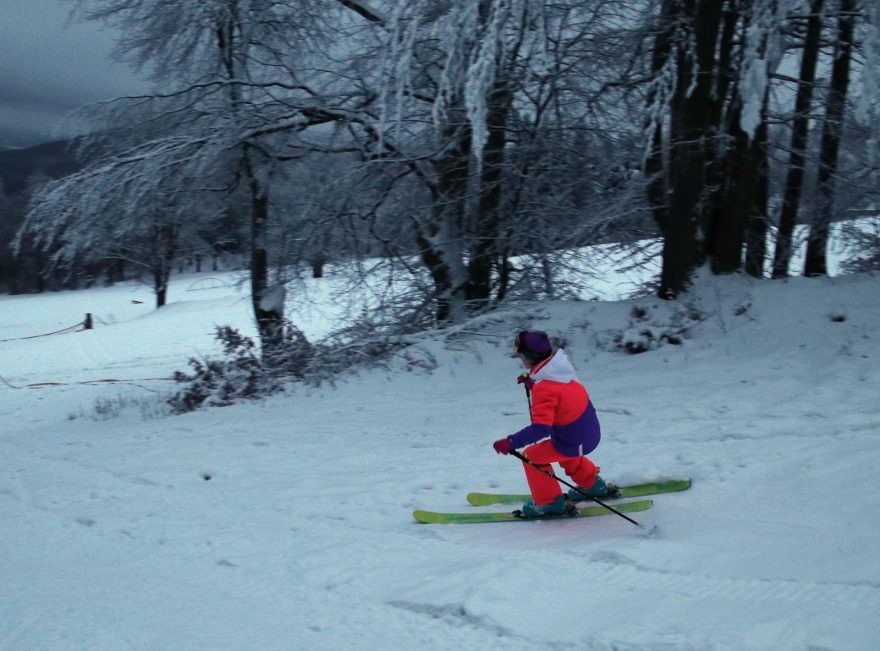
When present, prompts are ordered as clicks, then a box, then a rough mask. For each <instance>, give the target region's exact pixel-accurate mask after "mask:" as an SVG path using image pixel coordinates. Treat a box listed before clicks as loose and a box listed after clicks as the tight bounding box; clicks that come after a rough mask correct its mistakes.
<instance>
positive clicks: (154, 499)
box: [0, 274, 880, 650]
mask: <svg viewBox="0 0 880 651" xmlns="http://www.w3.org/2000/svg"><path fill="white" fill-rule="evenodd" d="M216 277H217V274H213V275H210V277H209V275H205V276H185V277H177V279H176V280H175V281H173V283H172V287H171V291H170V293H169V305H167V306H166V307H164V308H162V309H160V310H158V311H157V310H155V309H153V305H152V296H151V293H150V291H149V289H148V288H146V287H141V286H137V285H132V284H123V285H117V286H115V287H112V288H97V289H91V290H84V291H79V292H59V293H51V294H43V295H39V296H0V340H4V341H2V342H0V360H2V362H0V375H2V376H3V377H4V378H5V379H6V381H7V382H8V383H9V384H10V385H14V386H18V387H22V388H18V389H15V388H10V387H9V386H7V385H2V386H0V414H2V421H0V425H2V427H0V531H2V536H0V649H3V650H7V649H10V650H11V649H15V650H18V649H86V648H88V649H166V648H174V649H195V648H219V649H241V648H249V649H375V648H392V647H399V648H413V649H466V650H467V649H475V650H476V649H532V648H535V649H537V648H548V647H550V648H578V649H807V648H811V649H859V650H862V649H870V648H877V647H878V645H880V620H878V618H877V612H878V609H880V564H878V562H877V559H878V558H880V537H878V536H877V534H876V528H875V527H876V523H875V521H874V520H875V515H876V514H877V512H878V509H880V490H878V489H880V478H878V473H877V461H878V457H877V434H878V431H880V401H878V396H880V382H878V371H877V363H878V355H880V326H878V315H880V277H877V276H870V275H861V276H846V277H837V278H831V279H809V280H808V279H791V280H788V281H753V280H746V279H743V278H739V277H729V278H703V279H701V284H700V290H699V291H698V292H697V294H696V295H695V296H694V297H693V298H692V299H690V300H689V302H688V305H687V306H685V308H686V311H687V312H689V313H699V315H700V318H699V319H696V320H688V321H686V322H685V323H687V324H688V325H689V326H690V328H691V329H690V331H689V332H688V334H687V336H686V338H685V339H684V341H683V343H682V344H681V345H671V344H666V345H662V346H660V347H657V348H656V349H654V350H651V351H649V352H646V353H643V354H640V355H628V354H626V353H623V352H619V351H615V350H614V348H615V344H614V342H615V335H617V334H620V333H623V332H625V331H630V330H631V327H632V326H633V324H634V321H633V317H632V313H633V308H635V307H638V308H640V310H641V311H642V312H644V313H645V316H644V317H643V321H644V322H645V323H646V324H647V326H649V327H650V329H651V330H652V331H658V332H659V331H662V330H663V329H664V328H668V327H673V326H675V325H676V324H681V323H683V321H682V320H681V317H680V316H677V315H680V313H681V312H682V311H683V309H684V308H683V307H682V306H681V305H677V304H672V303H667V302H662V301H658V300H655V299H652V298H646V299H631V300H628V301H617V302H613V301H611V302H600V301H588V302H544V303H533V304H530V305H521V306H518V307H516V308H513V309H510V310H509V311H507V312H504V313H501V314H496V315H492V316H490V317H485V318H483V319H480V320H477V321H476V322H475V323H473V324H471V325H470V326H469V327H468V328H463V329H460V330H458V331H456V333H455V336H452V335H450V336H446V337H438V338H436V339H433V340H425V342H424V343H423V344H422V345H421V347H422V349H423V352H424V353H425V354H428V353H429V354H430V355H433V357H434V358H435V359H436V361H437V367H436V368H435V369H434V370H432V371H426V370H425V369H424V368H420V367H418V366H417V365H413V364H410V363H409V362H408V361H407V360H408V359H412V357H411V356H410V357H408V356H406V355H400V356H398V357H397V358H396V359H395V361H394V362H393V363H392V365H391V368H389V369H386V370H372V371H360V372H357V373H354V374H352V375H350V376H348V377H346V378H344V379H343V380H341V381H339V382H338V383H337V384H336V386H335V387H334V386H325V387H322V388H306V387H294V388H292V389H290V390H289V391H288V392H287V393H285V394H282V395H279V396H276V397H273V398H270V399H267V400H265V401H263V402H258V403H251V404H241V405H234V406H231V407H225V408H215V409H208V410H204V411H200V412H196V413H192V414H187V415H183V416H167V415H165V414H164V413H163V406H162V402H161V396H162V394H163V393H165V392H168V391H170V390H171V389H172V384H171V383H170V382H168V381H165V380H156V379H151V378H167V377H169V376H170V375H171V373H172V372H173V371H174V370H177V369H183V368H185V366H186V358H187V357H188V356H190V355H193V354H209V353H212V352H214V351H216V345H215V343H214V341H213V328H214V326H215V325H222V324H230V325H233V326H235V327H239V328H241V330H242V331H243V332H245V333H253V331H254V328H253V324H252V317H251V315H250V312H249V310H250V303H249V299H248V297H247V295H246V289H245V288H244V287H242V286H241V285H236V284H234V283H227V282H214V281H215V280H216ZM325 281H326V282H327V283H332V279H329V280H328V279H325ZM325 281H315V286H314V287H313V289H312V294H311V295H312V296H313V297H315V298H316V299H319V298H320V297H321V294H320V291H319V289H318V287H320V285H319V284H318V283H320V282H325ZM188 289H190V290H192V291H187V290H188ZM135 300H136V301H142V302H141V303H133V302H132V301H135ZM331 307H332V306H331ZM85 312H91V313H93V315H94V317H95V323H96V327H95V329H94V330H92V331H87V332H74V333H68V334H60V335H52V336H47V337H40V338H36V339H26V340H21V339H13V338H18V337H25V336H30V335H35V334H42V333H46V332H52V331H55V330H59V329H61V328H64V327H66V326H69V325H72V324H75V323H77V322H79V321H81V320H82V318H83V316H84V314H85ZM332 314H333V313H332V311H331V312H328V313H326V314H322V313H320V312H318V311H317V310H316V311H314V312H311V313H303V314H302V315H297V314H294V315H292V316H293V317H294V320H295V321H297V323H298V325H300V327H302V328H303V330H304V331H305V332H306V333H307V334H308V335H310V336H315V335H316V334H320V333H321V332H322V331H326V329H327V328H328V327H329V326H330V325H332V322H333V320H334V319H333V317H332ZM523 324H529V325H532V326H535V327H540V328H545V329H547V330H548V331H550V332H551V333H552V334H554V335H557V336H561V337H564V338H565V339H566V340H567V342H568V344H567V352H568V354H569V356H570V357H571V359H572V361H573V363H574V364H575V366H576V367H577V368H578V371H579V373H580V376H581V377H582V379H583V380H584V381H585V383H586V385H587V387H588V389H589V390H590V393H591V396H592V398H593V400H594V402H595V404H596V405H597V408H598V411H599V416H600V419H601V421H602V425H603V432H604V438H603V440H602V443H601V444H600V446H599V448H598V449H597V450H596V452H595V453H594V454H593V455H591V457H592V458H593V459H594V460H595V461H596V462H597V463H598V464H599V465H600V466H601V467H602V475H603V476H604V477H605V478H607V479H608V480H613V481H617V482H630V481H638V480H643V479H651V478H656V477H658V476H689V477H692V478H693V482H694V483H693V487H692V488H691V489H690V490H689V491H686V492H683V493H674V494H666V495H659V496H656V497H655V505H654V508H653V509H651V510H649V511H646V512H643V513H638V514H634V515H635V516H636V519H638V520H639V521H640V522H641V523H642V524H643V525H644V527H645V530H644V531H643V530H640V529H638V528H636V527H634V526H632V525H631V524H629V523H627V522H625V521H623V520H621V519H619V518H617V517H615V516H608V517H602V518H591V519H577V520H556V521H551V522H523V523H505V524H481V525H420V524H418V523H416V522H415V521H413V520H412V517H411V512H412V510H413V509H414V508H428V509H433V510H454V511H462V510H468V509H473V508H476V507H470V506H468V505H467V503H466V501H465V495H466V493H467V492H468V491H471V490H497V491H505V492H507V491H510V492H513V491H515V492H523V490H524V489H525V480H524V477H523V473H522V470H521V468H520V467H519V463H518V462H517V461H515V460H514V459H512V458H511V457H505V456H499V455H496V454H495V453H494V452H493V450H492V448H491V443H492V441H494V440H495V439H496V438H498V437H499V436H501V435H504V434H507V433H510V432H513V431H515V430H516V429H518V428H520V427H522V426H523V425H524V424H525V421H526V404H525V398H524V395H523V392H522V389H521V388H520V387H519V386H518V385H517V384H516V382H515V378H516V375H517V374H518V372H519V370H520V369H519V368H518V366H517V362H516V360H515V359H513V358H511V357H510V347H511V339H512V337H513V334H514V332H515V331H516V330H517V329H518V328H519V327H520V326H521V325H523ZM10 339H12V340H10ZM102 379H104V380H106V379H116V380H130V382H124V383H85V384H84V382H90V381H93V380H102ZM46 382H55V383H58V384H55V385H46V384H42V385H40V386H34V387H28V386H27V385H30V384H35V383H46ZM487 508H490V509H494V508H498V509H499V510H503V509H504V507H487Z"/></svg>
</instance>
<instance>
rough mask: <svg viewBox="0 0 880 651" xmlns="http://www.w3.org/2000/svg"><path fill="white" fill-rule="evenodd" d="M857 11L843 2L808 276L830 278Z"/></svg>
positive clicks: (847, 0) (809, 243) (850, 1)
mask: <svg viewBox="0 0 880 651" xmlns="http://www.w3.org/2000/svg"><path fill="white" fill-rule="evenodd" d="M855 10H856V2H855V0H840V5H839V7H838V12H839V13H838V17H837V37H836V38H835V40H834V52H833V55H832V57H833V62H832V66H831V82H830V87H829V89H828V95H827V97H826V99H825V119H824V120H823V122H822V143H821V145H820V149H819V175H818V182H819V183H818V186H819V187H818V206H817V210H816V213H815V217H814V219H813V223H812V224H811V226H810V234H809V236H808V237H807V254H806V260H805V262H804V275H805V276H827V275H828V262H827V250H828V234H829V229H830V226H831V222H832V219H833V217H834V215H833V213H834V188H835V183H834V177H835V175H836V173H837V159H838V155H839V152H840V141H841V132H842V130H843V117H844V111H845V108H846V96H847V89H848V88H849V70H850V62H851V60H852V51H853V34H854V31H855V30H854V27H855V20H856V17H855Z"/></svg>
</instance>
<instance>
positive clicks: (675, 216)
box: [658, 0, 722, 298]
mask: <svg viewBox="0 0 880 651" xmlns="http://www.w3.org/2000/svg"><path fill="white" fill-rule="evenodd" d="M679 8H680V11H681V18H682V20H683V22H684V23H685V24H687V25H689V26H690V29H691V30H692V32H693V42H694V44H695V48H694V50H695V51H694V52H691V51H690V48H687V47H686V46H685V44H684V43H681V44H679V50H678V54H677V70H678V80H677V83H676V89H675V96H674V97H673V100H672V106H671V114H670V140H671V143H672V149H671V154H670V190H671V197H670V201H669V210H670V215H669V224H668V228H667V232H666V234H665V235H666V237H665V239H664V243H663V265H662V270H661V274H660V290H659V292H658V293H659V296H660V297H661V298H675V297H676V296H678V295H679V294H680V293H681V292H683V291H685V290H686V289H687V287H688V285H689V284H690V277H691V274H692V273H693V271H694V269H696V268H697V267H698V266H699V265H700V264H701V263H702V260H703V255H702V254H703V250H702V249H703V244H702V234H701V229H700V199H701V196H702V194H703V190H704V188H705V177H704V172H705V166H706V160H707V156H706V147H707V144H706V138H707V136H708V135H709V132H710V128H711V123H710V120H711V92H712V86H713V83H712V82H713V79H712V77H713V75H712V72H713V70H714V69H715V49H716V48H715V46H716V42H717V40H718V29H719V25H720V22H721V9H722V3H721V2H718V1H717V0H682V2H681V3H680V5H679ZM695 72H696V78H694V73H695Z"/></svg>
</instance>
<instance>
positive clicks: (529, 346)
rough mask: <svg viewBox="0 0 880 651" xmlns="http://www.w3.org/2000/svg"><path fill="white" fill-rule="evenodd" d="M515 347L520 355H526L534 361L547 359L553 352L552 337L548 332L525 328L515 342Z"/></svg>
mask: <svg viewBox="0 0 880 651" xmlns="http://www.w3.org/2000/svg"><path fill="white" fill-rule="evenodd" d="M513 349H514V350H515V351H516V352H517V354H519V355H525V356H526V357H527V358H529V359H531V360H534V361H538V362H539V361H541V360H543V359H547V358H548V357H550V355H551V354H552V353H553V347H552V346H551V345H550V339H549V338H548V337H547V333H546V332H541V331H540V330H523V331H522V332H520V333H519V334H518V335H517V336H516V339H515V340H514V342H513Z"/></svg>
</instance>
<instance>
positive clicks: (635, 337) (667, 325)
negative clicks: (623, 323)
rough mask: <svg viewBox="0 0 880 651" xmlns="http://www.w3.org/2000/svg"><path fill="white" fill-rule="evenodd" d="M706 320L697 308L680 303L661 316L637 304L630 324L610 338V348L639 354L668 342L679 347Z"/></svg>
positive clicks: (631, 313)
mask: <svg viewBox="0 0 880 651" xmlns="http://www.w3.org/2000/svg"><path fill="white" fill-rule="evenodd" d="M654 308H655V309H656V306H654ZM703 319H704V316H703V315H702V314H701V313H700V312H699V311H698V310H696V309H695V308H692V307H689V306H677V307H676V308H675V310H674V311H673V312H672V313H671V314H669V315H662V314H652V312H651V309H650V308H647V307H643V306H640V305H636V306H635V307H633V309H632V311H631V312H630V321H629V326H628V327H627V328H626V329H624V330H623V331H622V332H618V333H615V334H614V335H613V336H612V337H611V341H610V345H609V349H610V350H612V351H624V352H627V353H630V354H633V355H636V354H638V353H644V352H647V351H649V350H656V349H657V348H660V347H661V346H663V345H665V344H672V345H675V346H678V345H681V344H682V343H684V340H685V339H686V338H687V335H688V332H689V331H690V329H691V328H692V327H693V326H694V325H696V324H697V323H699V322H700V321H702V320H703Z"/></svg>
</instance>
